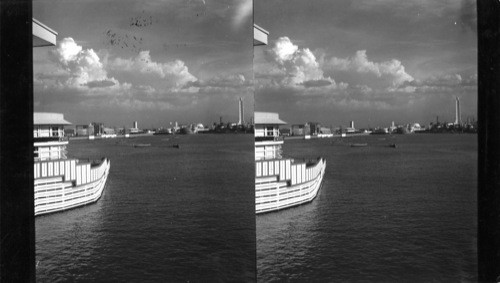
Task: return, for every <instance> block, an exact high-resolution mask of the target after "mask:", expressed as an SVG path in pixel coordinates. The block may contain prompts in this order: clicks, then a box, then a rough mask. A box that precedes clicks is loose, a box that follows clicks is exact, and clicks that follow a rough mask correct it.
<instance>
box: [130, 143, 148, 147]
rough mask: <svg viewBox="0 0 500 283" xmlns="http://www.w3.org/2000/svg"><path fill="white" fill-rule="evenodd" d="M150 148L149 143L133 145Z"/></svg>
mask: <svg viewBox="0 0 500 283" xmlns="http://www.w3.org/2000/svg"><path fill="white" fill-rule="evenodd" d="M149 146H151V144H150V143H136V144H134V147H149Z"/></svg>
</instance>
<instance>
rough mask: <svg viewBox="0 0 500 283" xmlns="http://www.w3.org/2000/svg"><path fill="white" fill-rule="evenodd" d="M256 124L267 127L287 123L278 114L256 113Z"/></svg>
mask: <svg viewBox="0 0 500 283" xmlns="http://www.w3.org/2000/svg"><path fill="white" fill-rule="evenodd" d="M254 120H255V124H267V125H285V124H286V122H285V121H283V120H281V119H280V116H279V114H278V113H273V112H255V113H254Z"/></svg>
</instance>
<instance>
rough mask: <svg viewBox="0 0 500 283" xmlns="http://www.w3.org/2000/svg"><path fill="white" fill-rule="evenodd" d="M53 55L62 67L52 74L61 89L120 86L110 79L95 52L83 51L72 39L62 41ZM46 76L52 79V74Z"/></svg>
mask: <svg viewBox="0 0 500 283" xmlns="http://www.w3.org/2000/svg"><path fill="white" fill-rule="evenodd" d="M51 55H52V60H53V61H55V62H56V63H57V64H58V65H59V67H60V68H59V69H57V70H55V71H54V72H53V73H52V75H53V76H52V78H53V79H54V80H55V83H56V85H58V86H59V87H72V88H77V89H86V88H89V87H90V88H97V87H99V88H101V87H112V86H119V82H118V81H117V80H116V79H114V78H110V77H108V74H107V72H106V70H105V69H104V66H103V64H102V62H101V61H100V59H99V56H98V55H97V54H96V53H95V52H94V50H92V49H85V50H83V48H82V47H81V46H79V45H78V44H76V42H75V41H74V40H73V39H72V38H71V37H68V38H64V39H63V40H62V41H60V42H59V44H58V46H57V49H55V50H53V51H52V52H51ZM45 75H46V76H47V78H50V74H45Z"/></svg>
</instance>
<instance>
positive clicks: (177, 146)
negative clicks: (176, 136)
mask: <svg viewBox="0 0 500 283" xmlns="http://www.w3.org/2000/svg"><path fill="white" fill-rule="evenodd" d="M172 147H174V148H181V147H180V146H179V145H178V144H174V145H172Z"/></svg>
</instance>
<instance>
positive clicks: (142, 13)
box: [33, 0, 253, 128]
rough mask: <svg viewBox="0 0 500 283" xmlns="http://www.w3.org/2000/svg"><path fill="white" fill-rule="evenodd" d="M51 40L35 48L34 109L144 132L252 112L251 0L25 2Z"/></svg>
mask: <svg viewBox="0 0 500 283" xmlns="http://www.w3.org/2000/svg"><path fill="white" fill-rule="evenodd" d="M33 17H34V18H36V19H38V20H39V21H41V22H42V23H44V24H46V25H47V26H49V27H50V28H52V29H54V30H55V31H57V32H58V37H57V46H55V47H43V48H36V49H34V51H33V54H34V58H33V61H34V66H33V69H34V109H35V111H44V112H59V113H64V115H65V118H66V120H68V121H70V122H72V123H73V124H85V123H88V122H92V121H95V122H103V123H105V124H106V125H107V126H120V127H121V126H123V125H125V126H129V125H132V123H133V121H139V124H140V125H142V127H144V128H150V127H160V126H168V125H169V123H170V122H175V121H178V122H179V123H180V124H181V123H199V122H201V123H203V124H211V123H212V122H218V121H219V117H220V116H222V117H223V121H225V122H228V121H232V122H238V100H239V98H240V97H242V98H243V99H244V106H245V113H247V117H245V119H246V120H250V117H251V116H250V115H251V114H252V113H253V70H252V67H253V66H252V58H253V49H252V40H253V37H252V33H253V30H252V1H251V0H223V1H210V0H174V1H163V0H148V1H136V0H116V1H110V0H104V1H103V0H82V1H56V0H34V1H33Z"/></svg>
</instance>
